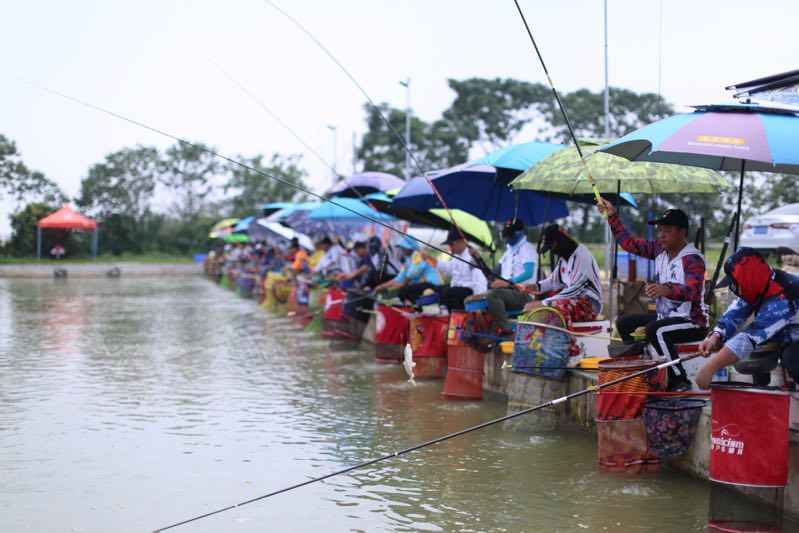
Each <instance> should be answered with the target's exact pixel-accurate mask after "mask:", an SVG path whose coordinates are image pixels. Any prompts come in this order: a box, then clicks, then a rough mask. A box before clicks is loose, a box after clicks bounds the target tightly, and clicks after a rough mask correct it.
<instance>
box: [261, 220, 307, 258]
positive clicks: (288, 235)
mask: <svg viewBox="0 0 799 533" xmlns="http://www.w3.org/2000/svg"><path fill="white" fill-rule="evenodd" d="M256 222H257V224H258V226H259V227H261V228H263V229H264V230H266V232H267V233H270V234H273V235H274V236H276V237H278V238H280V239H285V240H287V241H291V240H292V239H297V240H298V241H299V243H300V246H302V247H303V248H305V249H306V250H308V251H309V252H312V251H313V249H314V244H313V241H312V240H311V238H310V237H309V236H307V235H306V234H304V233H300V232H299V231H294V230H293V229H291V228H287V227H286V226H284V225H283V224H281V223H279V222H270V221H269V220H268V217H267V218H259V219H258V220H257V221H256Z"/></svg>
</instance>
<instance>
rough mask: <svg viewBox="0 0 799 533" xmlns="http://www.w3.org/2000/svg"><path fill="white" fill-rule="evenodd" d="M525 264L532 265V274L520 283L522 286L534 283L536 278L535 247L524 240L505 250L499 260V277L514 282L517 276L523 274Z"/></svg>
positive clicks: (536, 259)
mask: <svg viewBox="0 0 799 533" xmlns="http://www.w3.org/2000/svg"><path fill="white" fill-rule="evenodd" d="M527 263H532V264H533V272H532V273H531V276H530V277H529V278H528V279H526V280H524V281H523V282H521V284H522V285H529V284H530V283H535V280H536V278H537V277H538V252H536V251H535V246H533V245H532V244H530V242H529V241H528V240H527V239H526V238H524V239H522V240H520V241H519V242H517V243H516V244H513V245H511V246H508V247H507V248H506V249H505V253H504V254H502V258H501V259H500V260H499V265H500V275H501V276H502V277H503V278H505V279H507V280H510V281H515V278H516V277H517V276H520V275H521V274H523V273H524V271H525V268H524V265H526V264H527Z"/></svg>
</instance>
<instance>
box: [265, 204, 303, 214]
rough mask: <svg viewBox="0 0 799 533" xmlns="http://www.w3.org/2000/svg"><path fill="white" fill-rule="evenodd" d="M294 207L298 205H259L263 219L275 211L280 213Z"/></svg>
mask: <svg viewBox="0 0 799 533" xmlns="http://www.w3.org/2000/svg"><path fill="white" fill-rule="evenodd" d="M295 205H298V204H296V203H294V202H270V203H267V204H262V205H261V214H262V215H263V216H265V217H268V216H269V215H271V214H272V213H274V212H276V211H280V210H282V209H289V208H291V207H294V206H295Z"/></svg>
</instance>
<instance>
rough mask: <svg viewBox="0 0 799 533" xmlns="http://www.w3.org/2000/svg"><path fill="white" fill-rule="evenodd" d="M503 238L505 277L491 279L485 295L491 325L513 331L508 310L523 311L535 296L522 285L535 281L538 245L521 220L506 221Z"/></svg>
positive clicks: (501, 265)
mask: <svg viewBox="0 0 799 533" xmlns="http://www.w3.org/2000/svg"><path fill="white" fill-rule="evenodd" d="M502 238H503V239H504V240H505V243H506V246H507V247H506V248H505V253H504V254H503V255H502V258H501V259H500V260H499V264H500V277H502V278H503V279H495V280H493V281H492V282H491V284H490V287H491V289H490V290H489V291H488V292H487V293H486V294H485V299H486V303H487V304H488V313H489V314H490V315H491V317H492V318H493V322H492V328H495V329H499V330H501V332H502V333H510V332H511V331H512V328H513V326H512V324H511V323H510V322H509V321H508V315H507V311H521V310H522V308H524V306H525V305H526V304H527V303H529V302H530V301H531V300H532V298H531V296H530V295H529V294H527V293H526V292H525V291H524V290H523V289H524V287H525V286H526V285H530V284H531V283H535V281H536V278H537V276H538V269H537V267H538V253H537V252H536V251H535V246H533V245H532V244H530V242H529V241H528V240H527V233H526V232H525V228H524V224H522V223H521V221H518V220H515V221H509V222H507V223H506V224H505V226H504V227H503V228H502ZM506 280H507V281H506ZM472 299H473V298H472Z"/></svg>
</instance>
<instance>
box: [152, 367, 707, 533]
mask: <svg viewBox="0 0 799 533" xmlns="http://www.w3.org/2000/svg"><path fill="white" fill-rule="evenodd" d="M699 355H700V354H692V355H688V356H685V357H678V358H677V359H673V360H670V361H666V362H664V363H660V364H659V365H656V366H653V367H651V368H645V369H643V370H639V371H638V372H633V373H632V374H629V375H627V376H622V377H619V378H616V379H614V380H611V381H608V382H606V383H601V384H597V385H592V386H590V387H588V388H586V389H582V390H580V391H577V392H573V393H571V394H567V395H565V396H561V397H560V398H555V399H554V400H550V401H548V402H544V403H542V404H539V405H536V406H534V407H529V408H527V409H523V410H521V411H518V412H516V413H512V414H509V415H505V416H502V417H499V418H495V419H493V420H489V421H487V422H482V423H480V424H477V425H474V426H470V427H468V428H465V429H462V430H460V431H456V432H454V433H448V434H446V435H442V436H441V437H436V438H435V439H431V440H428V441H425V442H422V443H419V444H415V445H413V446H410V447H408V448H403V449H401V450H397V451H395V452H393V453H387V454H385V455H381V456H379V457H375V458H373V459H370V460H368V461H364V462H362V463H358V464H356V465H353V466H349V467H347V468H343V469H341V470H337V471H335V472H331V473H329V474H325V475H324V476H319V477H315V478H312V479H308V480H306V481H302V482H300V483H295V484H294V485H289V486H288V487H284V488H282V489H278V490H275V491H272V492H269V493H267V494H264V495H261V496H257V497H255V498H250V499H249V500H244V501H242V502H239V503H236V504H233V505H228V506H227V507H223V508H220V509H216V510H214V511H210V512H207V513H204V514H201V515H198V516H195V517H192V518H188V519H186V520H181V521H180V522H175V523H174V524H170V525H168V526H164V527H161V528H158V529H155V530H154V531H153V533H160V532H162V531H166V530H168V529H172V528H175V527H178V526H182V525H186V524H189V523H191V522H196V521H197V520H202V519H203V518H208V517H210V516H214V515H218V514H221V513H224V512H226V511H231V510H233V509H237V508H239V507H243V506H245V505H249V504H251V503H255V502H258V501H261V500H265V499H267V498H271V497H273V496H277V495H278V494H284V493H286V492H289V491H292V490H295V489H299V488H301V487H305V486H307V485H311V484H313V483H318V482H320V481H324V480H326V479H330V478H332V477H335V476H339V475H342V474H347V473H349V472H352V471H354V470H358V469H360V468H364V467H367V466H371V465H374V464H377V463H380V462H383V461H388V460H390V459H394V458H396V457H399V456H401V455H405V454H408V453H411V452H414V451H417V450H421V449H422V448H427V447H428V446H432V445H434V444H439V443H442V442H445V441H448V440H450V439H454V438H455V437H460V436H461V435H466V434H467V433H472V432H474V431H479V430H481V429H484V428H487V427H490V426H494V425H496V424H500V423H502V422H505V421H507V420H511V419H514V418H518V417H520V416H524V415H527V414H530V413H533V412H535V411H539V410H541V409H544V408H547V407H554V406H556V405H558V404H561V403H564V402H567V401H569V400H573V399H575V398H579V397H580V396H585V395H587V394H591V393H594V392H598V391H600V390H602V389H605V388H608V387H612V386H614V385H618V384H619V383H623V382H625V381H628V380H630V379H633V378H637V377H640V376H643V375H645V374H648V373H649V372H654V371H656V370H662V369H664V368H669V367H671V366H674V365H677V364H679V363H682V362H684V361H688V360H689V359H693V358H695V357H699Z"/></svg>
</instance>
